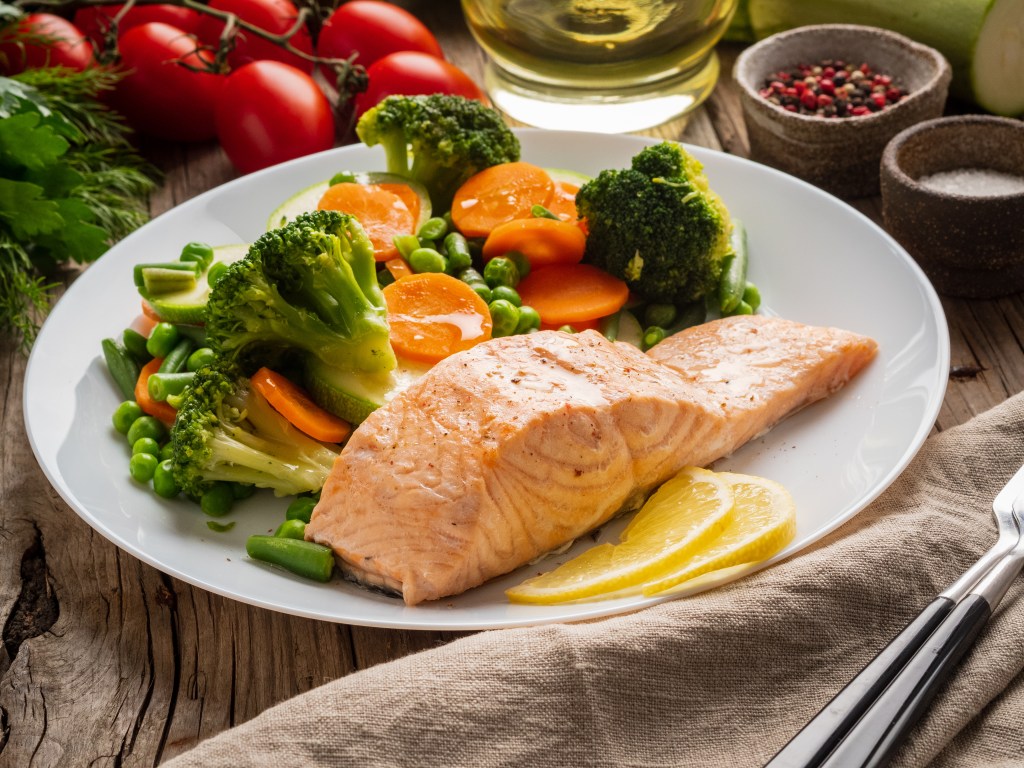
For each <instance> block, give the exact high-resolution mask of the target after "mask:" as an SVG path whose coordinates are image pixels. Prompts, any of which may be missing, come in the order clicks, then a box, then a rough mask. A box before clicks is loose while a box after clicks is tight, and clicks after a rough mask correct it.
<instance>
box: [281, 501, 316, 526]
mask: <svg viewBox="0 0 1024 768" xmlns="http://www.w3.org/2000/svg"><path fill="white" fill-rule="evenodd" d="M315 506H316V499H314V498H313V497H312V496H299V497H298V498H296V499H295V500H294V501H292V503H291V504H289V505H288V509H287V510H286V511H285V513H284V514H285V517H286V518H287V519H288V520H301V521H302V522H304V523H308V522H309V519H310V518H311V517H312V516H313V507H315Z"/></svg>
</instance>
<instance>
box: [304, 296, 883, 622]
mask: <svg viewBox="0 0 1024 768" xmlns="http://www.w3.org/2000/svg"><path fill="white" fill-rule="evenodd" d="M876 349H877V345H876V344H875V342H874V341H873V340H871V339H869V338H867V337H865V336H860V335H857V334H855V333H850V332H847V331H842V330H838V329H834V328H820V327H813V326H807V325H802V324H799V323H795V322H791V321H788V320H782V319H779V318H772V317H765V316H759V315H750V316H740V317H731V318H726V319H722V320H716V321H713V322H710V323H705V324H703V325H700V326H696V327H694V328H691V329H688V330H685V331H682V332H681V333H678V334H676V335H674V336H672V337H670V338H668V339H666V340H665V341H663V342H661V343H660V344H658V345H657V346H656V347H654V348H653V349H652V350H651V351H650V352H649V353H648V354H644V353H643V352H641V351H639V350H638V349H636V348H635V347H632V346H630V345H628V344H623V343H613V342H609V341H608V340H606V339H605V338H604V337H603V336H601V335H600V334H599V333H596V332H594V331H584V332H583V333H579V334H566V333H561V332H557V331H541V332H539V333H534V334H529V335H520V336H509V337H505V338H500V339H493V340H491V341H488V342H486V343H483V344H480V345H478V346H476V347H473V348H472V349H469V350H466V351H464V352H460V353H458V354H456V355H453V356H451V357H449V358H447V359H445V360H444V361H442V362H441V363H439V364H438V365H437V366H435V367H434V368H432V369H431V370H430V371H429V372H428V373H427V374H426V375H425V376H424V377H423V378H422V379H420V380H419V381H417V382H416V383H415V384H413V385H412V386H411V387H409V388H408V389H407V390H405V391H404V392H402V393H401V394H399V395H397V396H396V397H395V398H394V399H393V400H392V401H391V402H390V403H388V404H387V405H385V406H383V407H382V408H379V409H378V410H376V411H374V413H373V414H371V415H370V417H369V418H368V419H367V420H366V421H364V422H363V423H362V424H360V425H359V427H358V428H357V429H356V430H355V432H354V433H353V434H352V436H351V438H350V439H349V441H348V444H347V445H346V446H345V448H344V450H342V452H341V454H340V455H339V457H338V459H337V461H336V462H335V465H334V468H333V470H332V472H331V474H330V476H329V477H328V479H327V482H326V484H325V486H324V489H323V492H322V494H321V497H320V502H319V503H318V504H317V506H316V508H315V509H314V511H313V516H312V519H311V520H310V522H309V524H308V525H307V527H306V538H307V539H310V540H312V541H317V542H319V543H321V544H326V545H328V546H330V547H332V548H333V549H334V552H335V554H336V556H337V559H338V561H339V563H340V565H341V567H342V569H343V570H344V571H345V572H346V573H347V574H349V575H350V576H352V577H354V578H355V579H357V580H359V581H361V582H363V583H366V584H371V585H375V586H378V587H382V588H384V589H387V590H393V591H395V592H398V593H400V594H401V595H402V597H403V598H404V600H405V602H406V603H407V604H409V605H415V604H416V603H419V602H422V601H424V600H436V599H439V598H442V597H446V596H450V595H456V594H459V593H461V592H464V591H465V590H467V589H470V588H472V587H475V586H478V585H479V584H482V583H483V582H485V581H487V580H488V579H490V578H493V577H495V576H499V575H501V574H504V573H507V572H509V571H511V570H513V569H515V568H517V567H519V566H521V565H524V564H526V563H528V562H530V561H531V560H533V559H535V558H537V557H539V556H540V555H543V554H545V553H547V552H550V551H552V550H554V549H557V548H558V547H560V546H562V545H564V544H566V543H567V542H570V541H572V540H573V539H575V538H577V537H578V536H581V535H582V534H585V533H587V532H588V531H590V530H592V529H594V528H595V527H597V526H599V525H601V524H602V523H604V522H605V521H607V520H609V519H610V518H611V517H613V516H614V515H616V514H617V513H618V512H620V511H623V510H627V509H632V508H635V507H637V506H639V505H640V504H641V503H642V501H643V500H644V499H645V498H646V496H647V495H648V494H649V493H650V492H651V491H652V490H653V489H654V488H655V487H657V486H658V485H659V484H661V483H662V482H664V481H665V480H667V479H668V478H670V477H672V476H673V475H674V474H676V473H677V472H678V471H679V470H680V469H681V468H682V467H684V466H687V465H696V466H706V465H708V464H710V463H711V462H713V461H715V460H716V459H719V458H722V457H724V456H728V455H729V454H731V453H732V452H733V451H735V450H736V449H737V448H739V447H740V446H742V445H743V444H744V443H746V442H747V441H748V440H750V439H751V438H753V437H756V436H757V435H759V434H761V433H763V432H764V431H765V430H767V429H768V428H769V427H771V426H772V425H773V424H775V423H776V422H778V421H779V420H780V419H782V418H784V417H785V416H787V415H788V414H790V413H792V412H794V411H795V410H797V409H799V408H801V407H803V406H805V405H807V404H809V403H811V402H814V401H815V400H819V399H821V398H823V397H825V396H827V395H829V394H831V393H832V392H834V391H835V390H837V389H839V388H840V387H842V386H843V385H844V384H845V383H846V382H847V381H849V380H850V379H851V378H852V377H853V376H854V375H856V373H857V372H858V371H859V370H861V369H862V368H863V367H864V366H865V365H867V363H868V362H869V361H870V360H871V359H872V358H873V357H874V355H875V352H876Z"/></svg>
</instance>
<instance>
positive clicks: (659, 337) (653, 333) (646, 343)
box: [640, 325, 667, 352]
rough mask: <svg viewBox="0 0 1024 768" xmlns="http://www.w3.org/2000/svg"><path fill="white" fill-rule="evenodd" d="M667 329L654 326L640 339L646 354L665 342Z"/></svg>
mask: <svg viewBox="0 0 1024 768" xmlns="http://www.w3.org/2000/svg"><path fill="white" fill-rule="evenodd" d="M666 335H667V334H666V333H665V329H664V328H662V327H661V326H658V325H652V326H651V327H650V328H648V329H647V330H646V331H644V335H643V337H642V338H641V339H640V344H641V346H642V347H643V349H644V351H645V352H646V351H647V350H648V349H650V348H651V347H653V346H654V345H655V344H657V343H659V342H661V341H664V339H665V336H666Z"/></svg>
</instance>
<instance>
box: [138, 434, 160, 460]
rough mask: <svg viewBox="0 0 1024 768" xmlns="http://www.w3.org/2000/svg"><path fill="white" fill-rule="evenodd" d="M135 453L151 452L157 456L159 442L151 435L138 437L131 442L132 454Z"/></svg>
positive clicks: (158, 453)
mask: <svg viewBox="0 0 1024 768" xmlns="http://www.w3.org/2000/svg"><path fill="white" fill-rule="evenodd" d="M136 453H151V454H153V455H154V456H159V455H160V443H158V442H157V441H156V440H154V439H153V438H152V437H140V438H139V439H138V440H136V441H135V442H134V443H132V454H133V455H134V454H136Z"/></svg>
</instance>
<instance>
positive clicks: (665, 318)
mask: <svg viewBox="0 0 1024 768" xmlns="http://www.w3.org/2000/svg"><path fill="white" fill-rule="evenodd" d="M678 314H679V310H678V309H677V308H676V306H675V304H648V305H647V306H646V307H644V325H645V326H648V325H659V326H661V327H662V328H671V327H672V324H673V323H674V322H675V321H676V316H677V315H678Z"/></svg>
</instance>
